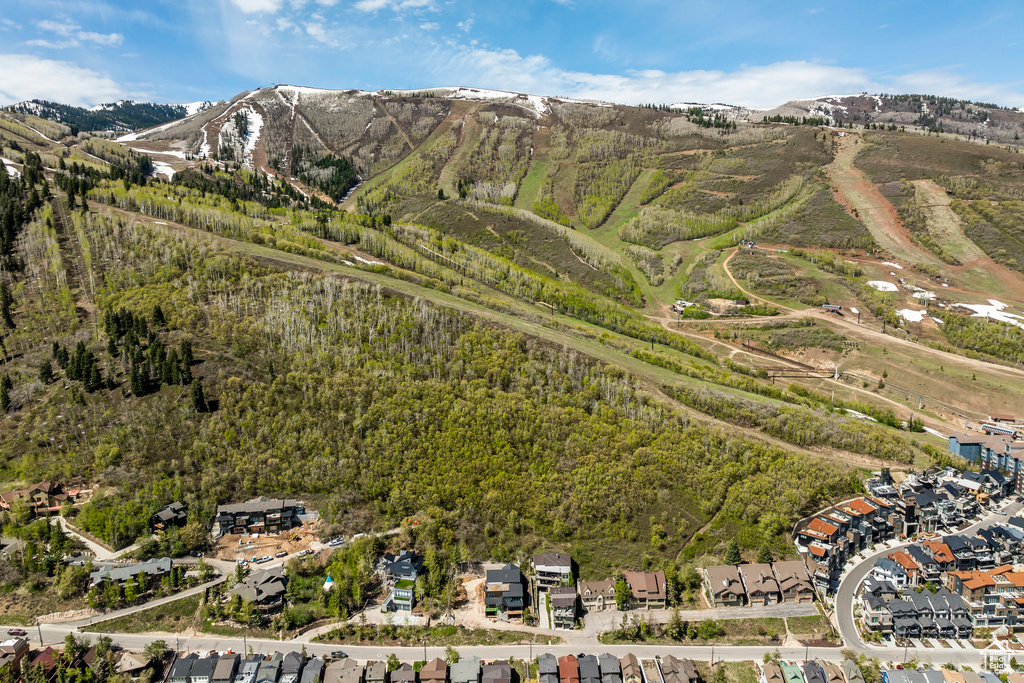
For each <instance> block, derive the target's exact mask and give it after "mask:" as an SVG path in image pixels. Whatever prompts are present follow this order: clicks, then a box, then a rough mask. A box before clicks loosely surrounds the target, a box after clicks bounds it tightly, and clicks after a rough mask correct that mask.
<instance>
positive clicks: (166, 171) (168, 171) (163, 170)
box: [153, 161, 174, 180]
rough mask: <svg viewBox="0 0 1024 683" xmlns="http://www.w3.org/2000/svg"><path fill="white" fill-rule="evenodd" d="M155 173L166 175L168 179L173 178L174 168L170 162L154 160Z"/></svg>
mask: <svg viewBox="0 0 1024 683" xmlns="http://www.w3.org/2000/svg"><path fill="white" fill-rule="evenodd" d="M153 175H165V176H167V179H168V180H171V179H173V178H174V169H173V168H171V165H170V164H165V163H164V162H162V161H154V162H153Z"/></svg>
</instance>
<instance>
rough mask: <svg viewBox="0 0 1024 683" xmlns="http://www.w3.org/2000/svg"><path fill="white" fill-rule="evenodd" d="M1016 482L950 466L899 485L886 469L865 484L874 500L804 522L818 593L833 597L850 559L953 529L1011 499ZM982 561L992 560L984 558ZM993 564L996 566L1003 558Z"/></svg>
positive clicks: (804, 544) (803, 548)
mask: <svg viewBox="0 0 1024 683" xmlns="http://www.w3.org/2000/svg"><path fill="white" fill-rule="evenodd" d="M1013 483H1014V480H1013V479H1009V478H1007V477H1006V476H1005V475H1004V474H1003V473H1002V472H1000V471H998V470H983V471H981V472H970V471H964V472H961V471H960V470H957V469H955V468H952V467H948V468H946V469H943V470H937V471H929V472H926V473H924V474H915V473H911V474H909V475H908V476H907V477H906V479H904V480H903V481H902V482H900V483H899V484H898V485H897V484H896V483H895V482H894V481H893V480H892V478H891V477H890V476H889V471H888V470H885V469H883V470H882V471H881V473H880V474H879V476H877V477H875V478H873V479H869V480H868V481H867V482H866V483H865V485H866V487H867V489H868V492H869V495H866V496H862V497H860V498H856V499H854V500H851V501H847V502H845V503H841V504H839V505H835V506H832V507H830V508H828V509H826V510H823V511H821V512H819V513H818V514H816V515H815V516H814V517H812V518H809V519H806V520H803V521H801V522H800V523H799V524H798V525H797V528H796V530H795V533H794V540H795V541H796V544H797V550H798V551H799V552H800V554H801V556H802V557H803V558H804V561H805V563H806V564H807V568H808V570H809V571H810V573H811V576H812V578H813V580H814V584H815V586H816V588H818V589H819V590H820V591H822V592H823V593H825V594H831V593H833V592H834V591H835V589H836V588H837V587H838V583H839V577H840V575H841V574H842V570H843V566H844V565H845V564H846V561H847V559H849V558H850V557H851V556H853V555H855V554H857V553H858V552H860V551H862V550H865V549H868V548H871V547H872V546H873V545H874V544H876V543H883V542H885V541H888V540H890V539H893V538H916V537H917V536H918V535H919V534H932V533H936V532H939V531H942V530H954V529H956V528H957V527H959V526H962V525H963V524H964V523H966V521H967V520H970V519H971V518H972V517H974V516H976V515H978V514H979V513H980V512H981V511H982V510H983V509H985V508H986V507H987V506H989V505H991V504H992V503H994V502H995V501H997V500H999V499H1001V498H1003V497H1004V496H1006V495H1009V494H1011V493H1012V492H1013ZM986 543H987V542H986ZM980 550H981V548H980V545H979V551H980ZM965 552H966V551H965ZM978 556H979V555H978V553H974V555H973V557H978ZM980 556H981V557H982V558H985V559H983V561H989V560H988V559H987V557H986V556H985V554H984V553H981V555H980ZM991 561H992V562H993V565H994V564H995V563H996V562H998V561H999V559H998V557H993V558H992V560H991ZM990 566H992V565H990Z"/></svg>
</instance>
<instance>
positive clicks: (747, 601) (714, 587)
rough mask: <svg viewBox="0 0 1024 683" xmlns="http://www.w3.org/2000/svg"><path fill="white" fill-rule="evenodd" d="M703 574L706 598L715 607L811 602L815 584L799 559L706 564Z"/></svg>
mask: <svg viewBox="0 0 1024 683" xmlns="http://www.w3.org/2000/svg"><path fill="white" fill-rule="evenodd" d="M703 575H704V576H703V578H704V588H705V590H706V591H707V596H708V601H709V602H710V603H711V604H712V605H714V606H715V607H739V606H741V605H774V604H777V603H780V602H795V603H801V602H814V584H813V583H812V582H811V577H810V576H809V575H808V573H807V568H806V567H805V566H804V563H803V562H801V561H799V560H794V561H791V562H774V563H772V564H743V565H739V566H738V567H737V566H732V565H719V566H713V567H705V568H704V570H703Z"/></svg>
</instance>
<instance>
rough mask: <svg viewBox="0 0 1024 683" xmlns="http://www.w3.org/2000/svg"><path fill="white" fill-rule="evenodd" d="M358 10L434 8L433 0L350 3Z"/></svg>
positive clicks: (379, 0) (396, 10)
mask: <svg viewBox="0 0 1024 683" xmlns="http://www.w3.org/2000/svg"><path fill="white" fill-rule="evenodd" d="M352 7H354V8H355V9H357V10H359V11H360V12H377V11H379V10H382V9H390V10H394V11H395V12H401V11H404V10H409V9H411V10H416V9H431V10H432V9H434V0H357V2H356V3H354V4H353V5H352Z"/></svg>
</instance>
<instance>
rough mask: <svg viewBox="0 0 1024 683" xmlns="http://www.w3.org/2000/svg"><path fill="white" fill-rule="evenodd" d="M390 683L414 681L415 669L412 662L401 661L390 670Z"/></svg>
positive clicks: (413, 682)
mask: <svg viewBox="0 0 1024 683" xmlns="http://www.w3.org/2000/svg"><path fill="white" fill-rule="evenodd" d="M391 683H416V670H415V669H413V668H412V664H409V663H408V662H406V663H403V664H402V665H401V666H399V667H398V668H397V669H395V670H394V671H392V672H391Z"/></svg>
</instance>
